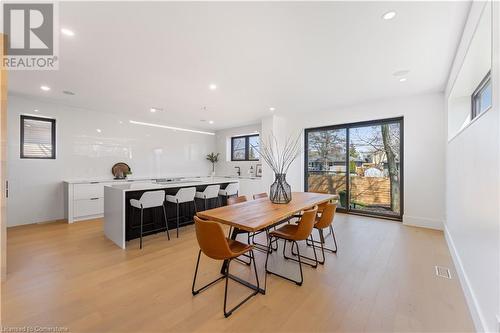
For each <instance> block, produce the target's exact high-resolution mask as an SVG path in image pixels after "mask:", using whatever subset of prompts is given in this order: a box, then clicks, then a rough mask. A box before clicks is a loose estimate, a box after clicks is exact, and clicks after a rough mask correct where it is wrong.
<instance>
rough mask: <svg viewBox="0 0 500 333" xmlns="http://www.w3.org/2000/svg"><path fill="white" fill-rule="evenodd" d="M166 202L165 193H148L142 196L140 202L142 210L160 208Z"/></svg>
mask: <svg viewBox="0 0 500 333" xmlns="http://www.w3.org/2000/svg"><path fill="white" fill-rule="evenodd" d="M164 201H165V191H162V190H160V191H147V192H144V193H143V194H142V195H141V198H140V199H139V202H140V203H141V205H142V208H152V207H160V206H162V205H163V202H164Z"/></svg>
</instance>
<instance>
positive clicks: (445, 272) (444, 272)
mask: <svg viewBox="0 0 500 333" xmlns="http://www.w3.org/2000/svg"><path fill="white" fill-rule="evenodd" d="M435 268H436V275H437V276H439V277H442V278H445V279H451V273H450V269H449V268H446V267H443V266H435Z"/></svg>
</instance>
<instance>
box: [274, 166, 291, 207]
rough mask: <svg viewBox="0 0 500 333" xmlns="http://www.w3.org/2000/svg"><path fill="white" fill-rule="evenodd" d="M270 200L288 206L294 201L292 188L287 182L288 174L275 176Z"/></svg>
mask: <svg viewBox="0 0 500 333" xmlns="http://www.w3.org/2000/svg"><path fill="white" fill-rule="evenodd" d="M269 199H270V200H271V202H273V203H276V204H287V203H289V202H290V200H292V188H291V187H290V184H288V183H287V182H286V174H284V173H282V174H279V173H277V174H275V179H274V183H272V184H271V189H270V191H269Z"/></svg>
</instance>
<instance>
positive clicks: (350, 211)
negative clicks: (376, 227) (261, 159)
mask: <svg viewBox="0 0 500 333" xmlns="http://www.w3.org/2000/svg"><path fill="white" fill-rule="evenodd" d="M389 123H399V135H400V138H399V145H400V156H399V174H400V197H399V200H400V203H399V207H400V210H399V215H394V214H384V213H376V212H366V211H362V210H359V209H351V208H350V205H351V202H350V201H351V198H350V191H349V183H350V176H349V147H350V137H349V135H350V131H349V130H350V129H351V128H356V127H364V126H374V125H383V124H389ZM337 129H345V130H346V162H345V163H346V164H345V167H346V208H340V207H339V208H337V211H338V212H341V213H347V214H353V215H363V216H373V217H381V218H385V219H389V220H396V221H402V220H403V215H404V117H394V118H385V119H377V120H369V121H360V122H355V123H347V124H338V125H329V126H321V127H311V128H306V129H305V130H304V191H305V192H307V191H308V171H309V170H308V165H309V161H308V159H309V147H308V134H309V133H310V132H315V131H327V130H337Z"/></svg>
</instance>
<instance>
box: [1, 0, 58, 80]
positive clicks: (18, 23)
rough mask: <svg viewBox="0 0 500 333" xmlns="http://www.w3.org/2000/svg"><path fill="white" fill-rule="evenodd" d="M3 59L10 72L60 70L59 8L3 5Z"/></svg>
mask: <svg viewBox="0 0 500 333" xmlns="http://www.w3.org/2000/svg"><path fill="white" fill-rule="evenodd" d="M2 7H3V8H2V9H3V33H4V45H3V59H2V64H3V66H4V67H6V68H7V69H14V70H51V69H57V54H56V52H55V51H56V49H57V48H56V46H57V43H56V42H57V39H56V37H58V35H57V36H56V32H57V30H56V24H55V23H56V20H55V16H56V15H55V14H56V10H55V9H56V5H55V4H54V3H19V2H16V3H4V4H3V6H2Z"/></svg>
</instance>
